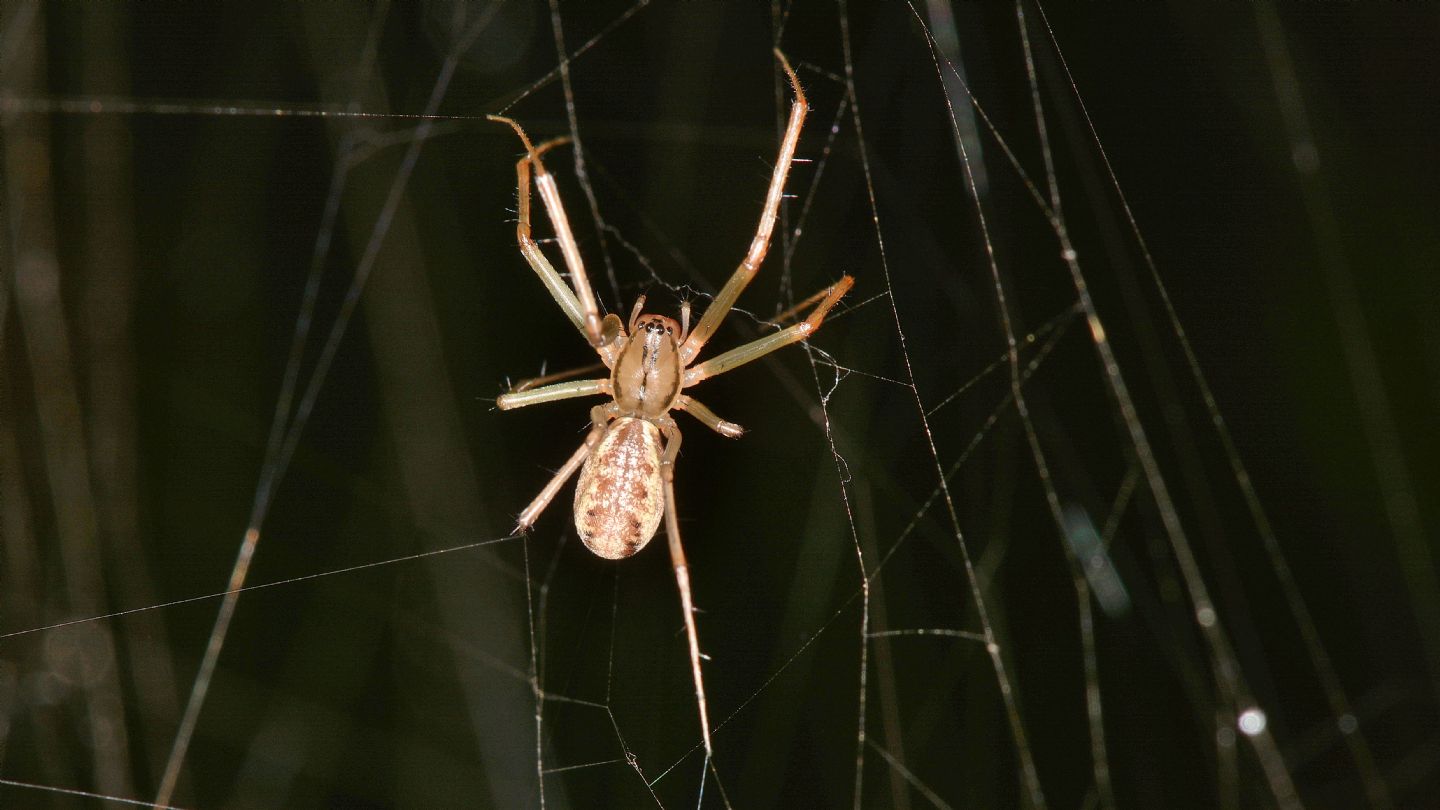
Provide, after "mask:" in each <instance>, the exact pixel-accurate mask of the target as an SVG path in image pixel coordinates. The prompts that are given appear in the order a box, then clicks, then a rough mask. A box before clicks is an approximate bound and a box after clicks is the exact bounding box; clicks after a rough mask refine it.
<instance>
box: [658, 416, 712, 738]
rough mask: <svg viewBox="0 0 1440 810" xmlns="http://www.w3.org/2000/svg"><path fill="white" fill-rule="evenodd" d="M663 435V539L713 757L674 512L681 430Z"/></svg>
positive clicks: (671, 423) (669, 426)
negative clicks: (665, 542)
mask: <svg viewBox="0 0 1440 810" xmlns="http://www.w3.org/2000/svg"><path fill="white" fill-rule="evenodd" d="M660 430H661V432H663V433H664V434H665V455H664V456H663V457H662V458H661V460H660V470H661V472H660V474H661V477H662V478H663V479H664V481H665V539H666V540H667V541H669V544H670V562H671V564H672V565H674V567H675V584H676V586H678V587H679V589H680V609H681V610H682V611H684V613H685V635H686V637H687V638H688V639H689V641H690V672H691V674H693V675H694V676H695V701H696V703H697V705H699V707H700V734H701V736H702V737H703V738H704V740H705V755H706V756H707V757H709V756H712V755H713V754H714V748H713V747H712V746H711V744H710V709H709V706H708V705H707V704H706V702H705V679H704V678H703V677H702V676H701V674H700V659H701V658H702V656H701V654H700V636H699V634H698V633H696V631H695V601H694V600H693V599H692V598H691V596H690V565H689V564H688V563H687V562H686V561H685V547H684V546H682V545H681V544H680V520H679V518H678V517H677V516H676V513H675V456H676V455H678V454H679V452H680V428H679V426H677V425H676V424H675V420H673V419H670V418H668V417H667V418H666V419H665V421H664V422H661V423H660Z"/></svg>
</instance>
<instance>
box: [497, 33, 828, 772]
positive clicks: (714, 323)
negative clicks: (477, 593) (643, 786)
mask: <svg viewBox="0 0 1440 810" xmlns="http://www.w3.org/2000/svg"><path fill="white" fill-rule="evenodd" d="M775 56H776V57H777V59H778V60H779V62H780V65H781V67H782V68H783V69H784V70H785V74H786V75H787V76H788V77H789V80H790V86H791V88H793V91H794V93H795V100H794V102H792V104H791V106H790V118H789V122H788V124H787V125H786V127H785V136H784V139H783V140H782V141H781V143H780V157H779V159H778V160H777V161H776V163H775V169H774V171H773V173H772V174H771V176H770V187H769V190H768V191H767V193H766V195H765V208H764V210H763V212H762V213H761V215H760V224H759V226H758V227H757V228H756V231H755V238H754V240H753V241H751V243H750V249H749V251H748V252H746V254H745V258H744V260H743V261H742V262H741V263H740V266H739V267H737V268H736V269H735V272H734V274H732V275H731V276H730V279H729V280H728V281H726V282H725V286H724V287H723V288H721V290H720V293H719V294H718V295H716V296H715V300H714V301H713V302H712V303H711V305H710V307H709V308H708V309H706V310H705V313H704V315H702V316H701V317H700V320H699V322H698V323H696V324H695V328H694V329H691V328H690V305H689V304H688V303H684V304H681V306H680V322H679V323H678V324H677V323H676V322H675V321H674V320H673V319H671V318H667V317H665V316H663V315H654V314H650V313H644V312H643V310H644V306H645V297H644V296H643V295H642V296H640V298H639V299H638V300H636V302H635V307H634V309H633V310H631V313H630V319H629V321H627V322H623V323H622V322H621V320H620V318H619V316H617V315H615V314H614V313H611V314H609V315H606V316H605V317H604V318H601V317H600V313H599V309H598V307H597V304H596V301H595V292H594V290H592V289H591V287H590V283H589V281H588V279H587V278H586V275H585V265H584V264H583V263H582V261H581V259H580V251H579V248H578V246H577V245H576V242H575V236H574V234H573V233H572V232H571V230H570V225H569V222H568V220H567V219H566V216H565V209H564V207H563V206H562V204H561V202H560V193H559V191H558V189H557V187H556V185H555V179H554V177H552V176H551V175H550V174H549V173H548V172H546V171H545V166H544V164H543V163H541V160H540V156H541V154H542V153H544V152H545V151H546V150H548V149H550V148H552V147H554V146H558V145H560V144H561V143H564V142H565V141H566V140H567V139H565V138H559V139H556V140H552V141H548V142H545V143H542V144H541V145H540V146H539V147H536V146H533V145H532V144H531V143H530V139H529V137H527V136H526V135H525V130H524V129H522V128H521V127H520V125H519V124H518V123H516V122H515V121H513V120H511V119H509V118H505V117H502V116H497V115H492V116H489V117H490V118H491V120H495V121H499V122H501V123H505V124H509V125H510V126H511V127H512V128H514V130H515V133H516V134H517V135H519V136H520V140H521V142H522V143H523V144H524V145H525V156H524V157H522V158H520V160H519V162H518V163H516V164H515V173H516V175H517V178H518V187H519V192H518V196H519V217H520V221H519V224H518V226H517V227H516V229H515V230H516V234H517V238H518V240H519V243H520V253H521V254H522V255H523V256H524V257H525V260H526V261H527V262H528V263H529V264H530V267H531V268H533V269H534V271H535V273H536V275H538V276H539V277H540V281H541V283H543V284H544V285H545V289H546V290H548V291H549V292H550V295H551V296H552V297H553V298H554V299H555V303H557V304H559V305H560V309H561V310H562V311H564V313H565V316H566V317H567V318H569V319H570V322H571V323H573V324H574V325H575V328H576V329H578V330H580V333H581V334H582V335H583V336H584V337H585V338H586V340H588V341H589V342H590V345H591V347H593V348H594V349H595V352H596V353H597V354H599V355H600V361H601V363H602V364H603V366H604V367H605V368H607V369H609V371H610V374H609V376H608V377H604V378H599V379H588V380H572V381H568V382H555V380H560V379H564V378H567V377H571V376H576V375H578V374H583V373H585V372H586V371H589V370H592V369H598V368H600V366H598V365H597V366H590V367H587V368H582V369H577V370H575V371H571V372H564V373H561V374H554V375H550V376H546V377H541V378H537V379H534V380H526V381H525V382H522V383H520V384H519V385H517V386H515V387H514V388H512V389H511V390H510V391H509V392H507V393H505V394H503V395H501V397H500V398H499V400H498V401H497V403H496V404H497V405H498V406H499V407H500V409H501V410H511V409H514V408H524V407H527V406H529V405H538V404H540V403H542V402H554V401H556V400H561V399H571V398H574V397H583V396H591V395H595V394H601V395H604V396H608V397H610V401H609V402H608V403H605V404H603V405H596V406H595V407H594V408H592V409H591V411H590V419H591V423H592V427H591V429H590V432H589V434H587V435H586V437H585V441H584V443H583V444H581V445H580V447H579V448H578V449H576V450H575V452H574V454H572V455H571V456H570V459H569V460H568V461H566V462H565V464H564V466H562V467H561V468H560V470H559V472H556V473H555V475H554V477H552V478H551V479H550V482H549V483H547V484H546V485H545V487H544V488H543V489H542V490H540V494H539V495H537V496H535V499H534V500H533V501H531V502H530V505H529V506H526V507H525V510H524V511H523V512H521V513H520V517H519V520H518V524H519V525H518V526H517V527H516V531H517V532H524V531H528V530H529V529H530V527H531V526H533V525H534V524H535V521H536V520H537V519H538V518H539V517H540V513H541V512H543V511H544V510H545V507H546V506H548V505H549V504H550V502H551V501H552V500H554V498H555V495H556V494H557V493H558V492H559V491H560V488H561V487H563V486H564V485H565V482H566V481H568V480H569V479H570V477H571V476H572V475H574V474H575V471H576V470H577V469H578V470H580V480H579V482H578V483H577V484H576V487H575V528H576V531H577V532H578V533H579V535H580V539H581V540H582V541H584V543H585V545H586V547H587V548H589V549H590V550H591V551H593V552H594V553H595V554H597V555H599V556H601V557H604V558H605V559H608V560H618V559H623V558H625V557H629V556H631V555H633V554H635V553H636V552H638V551H640V549H642V548H644V547H645V545H646V544H647V543H649V542H650V539H651V538H652V537H654V535H655V532H656V530H657V529H658V528H659V526H660V521H661V518H662V517H663V518H664V520H665V535H666V538H667V539H668V541H669V546H670V559H671V562H672V564H673V565H674V569H675V582H676V584H677V586H678V587H679V589H680V603H681V608H682V610H683V612H684V615H685V632H686V635H687V636H688V639H689V644H690V669H691V674H692V675H693V676H694V680H695V697H696V702H697V705H698V707H699V711H700V729H701V734H702V736H703V738H704V742H705V752H706V754H707V755H710V754H712V753H713V749H712V747H711V742H710V720H709V714H708V709H707V707H706V702H705V683H704V680H703V678H702V677H701V673H700V659H701V657H702V656H701V655H700V642H699V639H698V637H697V634H696V630H695V616H694V613H695V608H694V604H693V602H692V600H691V594H690V573H689V566H688V565H687V563H686V562H685V549H684V548H683V547H682V546H681V544H680V526H679V522H678V520H677V518H676V505H675V487H674V475H675V458H676V456H677V455H678V454H679V452H680V428H679V426H678V425H676V423H675V420H674V418H672V417H671V415H670V412H671V411H672V410H681V411H686V412H687V413H689V414H690V415H692V416H694V417H695V418H696V419H699V420H700V422H701V423H702V424H704V425H705V426H706V427H708V428H710V429H711V430H713V431H715V432H716V433H719V434H720V435H722V436H726V437H729V438H732V439H733V438H739V437H740V436H741V434H743V433H744V429H743V428H741V427H740V426H739V425H737V424H735V423H734V422H727V421H726V420H724V419H721V418H720V417H719V416H717V415H716V414H715V412H714V411H711V410H710V409H709V408H707V407H705V406H704V405H702V404H701V403H700V402H699V401H698V400H696V399H695V398H693V397H691V396H689V395H688V394H685V393H683V392H684V390H685V389H687V388H689V387H691V386H693V385H695V384H697V383H699V382H701V381H702V380H706V379H708V378H710V377H714V376H716V375H718V374H723V373H725V372H727V371H730V370H732V369H734V368H736V367H738V366H742V365H744V364H746V363H749V362H752V361H754V360H758V359H759V358H761V357H764V356H765V355H767V354H769V353H770V352H773V351H775V350H776V349H779V348H782V347H784V346H788V345H790V344H791V343H797V342H799V341H802V340H805V339H806V338H808V337H810V335H811V334H813V333H814V332H815V330H816V329H819V328H820V324H821V323H822V322H823V321H824V320H825V315H826V313H828V312H829V311H830V310H831V309H832V308H834V306H835V304H836V303H837V302H838V301H839V300H840V298H841V296H843V295H845V293H846V291H848V290H849V289H850V287H851V285H852V284H854V279H853V278H851V277H850V276H848V275H847V276H844V277H843V278H841V279H840V281H839V282H838V283H836V284H835V285H834V286H832V287H830V288H828V289H826V290H822V291H821V292H820V293H817V294H816V295H814V296H812V297H811V298H810V299H808V300H807V301H806V302H803V303H802V304H801V306H802V307H803V306H806V305H808V304H809V303H811V302H813V301H815V300H817V299H818V300H819V301H820V303H819V304H818V305H817V306H816V307H815V309H814V310H813V311H812V312H811V313H810V315H809V316H808V317H806V318H805V320H803V321H801V322H799V323H796V324H794V325H793V326H790V327H788V328H786V329H782V330H780V331H778V332H774V333H771V334H768V335H765V336H763V337H760V338H757V339H755V340H753V341H751V342H749V343H746V344H745V345H743V346H739V347H737V348H734V349H731V350H730V351H727V352H723V353H721V354H719V355H716V356H715V357H712V358H710V359H708V360H705V361H704V362H701V363H699V364H696V365H692V364H693V363H694V362H695V359H696V358H697V357H698V356H699V354H700V351H701V349H703V348H704V347H705V344H706V343H707V342H708V341H709V340H710V338H711V337H712V336H713V335H714V334H715V330H716V329H717V328H718V327H719V326H720V323H721V321H723V320H724V319H725V316H726V315H727V314H728V313H729V312H730V309H731V307H733V306H734V304H735V299H736V298H738V297H739V296H740V293H741V292H742V291H743V290H744V289H745V286H746V285H748V284H749V283H750V280H751V279H753V278H754V277H755V273H756V271H757V270H758V269H759V268H760V263H761V261H762V260H764V258H765V253H766V251H767V250H768V249H769V247H770V236H771V233H772V232H773V231H774V229H775V221H776V215H777V213H778V210H779V207H780V199H781V195H782V193H783V191H784V186H785V176H786V175H787V174H788V173H789V171H790V163H791V161H792V160H793V159H794V157H795V147H796V144H797V143H798V142H799V140H800V127H801V125H802V124H803V123H804V120H805V113H806V110H807V109H808V105H807V103H806V101H805V93H804V91H802V90H801V88H800V80H799V78H797V77H796V75H795V71H794V69H792V68H791V67H790V63H789V61H787V60H786V59H785V56H784V54H782V53H780V51H779V50H776V51H775ZM532 167H533V169H534V175H535V185H536V186H537V187H539V189H540V199H541V200H542V201H543V203H544V205H545V211H546V213H547V214H548V215H549V217H550V222H551V223H552V225H553V226H554V229H555V233H556V236H557V238H558V239H559V242H560V251H561V254H562V256H563V257H564V260H565V266H566V268H567V269H568V270H569V271H570V281H571V282H572V283H573V284H574V288H573V289H572V288H571V286H570V283H567V282H566V280H565V278H564V277H563V276H561V275H560V273H559V272H557V271H556V270H555V268H554V266H552V265H551V264H550V262H549V260H548V259H546V258H545V254H544V253H542V252H541V251H540V247H539V245H538V244H536V242H535V239H534V238H533V237H532V236H531V233H530V174H531V169H532ZM642 313H643V314H642Z"/></svg>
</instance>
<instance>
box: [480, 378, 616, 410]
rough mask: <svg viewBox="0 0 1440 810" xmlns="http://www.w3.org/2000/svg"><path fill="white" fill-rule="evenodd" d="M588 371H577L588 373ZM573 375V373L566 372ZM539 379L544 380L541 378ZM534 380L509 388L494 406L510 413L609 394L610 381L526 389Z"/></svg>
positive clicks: (583, 381)
mask: <svg viewBox="0 0 1440 810" xmlns="http://www.w3.org/2000/svg"><path fill="white" fill-rule="evenodd" d="M588 370H589V369H577V372H578V371H588ZM566 373H574V372H566ZM551 376H552V377H553V376H562V375H551ZM539 379H542V380H543V379H545V378H544V377H541V378H539ZM533 382H535V381H534V380H526V381H525V382H523V383H520V384H519V385H517V386H515V387H514V388H511V389H510V390H509V391H507V392H506V393H504V394H501V395H500V398H499V399H497V400H495V405H496V407H498V408H499V409H500V410H502V411H510V410H514V409H516V408H524V407H526V406H529V405H539V404H541V403H542V402H554V401H555V400H557V399H573V398H575V397H588V396H591V395H593V394H609V393H610V380H608V379H602V380H573V381H571V382H562V383H555V384H553V385H542V386H540V387H539V388H527V387H526V383H533Z"/></svg>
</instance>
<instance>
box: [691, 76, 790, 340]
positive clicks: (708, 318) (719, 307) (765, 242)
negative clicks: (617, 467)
mask: <svg viewBox="0 0 1440 810" xmlns="http://www.w3.org/2000/svg"><path fill="white" fill-rule="evenodd" d="M775 58H777V59H779V60H780V66H781V67H783V68H784V69H785V75H787V76H789V77H790V87H791V88H792V89H793V90H794V92H795V101H794V102H792V103H791V105H790V121H789V123H788V124H786V125H785V137H784V139H783V140H781V142H780V156H779V157H778V158H777V159H776V160H775V171H773V172H772V173H771V174H770V188H769V190H768V191H766V192H765V208H764V210H763V211H761V212H760V225H759V226H758V227H757V228H756V229H755V238H754V239H753V240H751V242H750V250H749V251H747V252H746V254H745V259H744V261H742V262H740V266H739V267H737V268H735V272H734V274H732V275H731V276H730V279H729V280H728V281H726V282H725V286H724V287H721V288H720V292H719V293H718V294H717V295H716V296H715V300H714V301H712V302H710V306H709V307H708V308H706V310H705V314H704V315H701V316H700V322H699V323H697V324H695V329H694V331H692V332H690V333H689V335H688V336H687V337H686V338H685V342H684V343H683V344H682V345H681V346H680V364H681V365H689V364H690V362H691V361H692V360H694V359H695V356H696V355H698V354H700V350H701V349H702V348H704V346H705V343H706V341H708V340H710V338H711V336H713V335H714V334H715V330H716V329H717V328H719V326H720V322H721V321H723V320H725V316H726V315H727V314H729V312H730V308H731V307H733V306H735V299H737V298H739V297H740V293H742V292H744V290H745V287H746V286H747V285H749V284H750V280H751V279H753V278H755V273H756V271H758V270H759V269H760V263H761V262H762V261H764V260H765V254H766V252H767V251H769V250H770V235H771V234H772V233H774V231H775V221H776V219H778V218H779V215H780V200H781V198H782V197H783V196H784V194H785V177H786V175H788V174H789V173H790V164H791V163H792V162H793V161H794V160H795V148H796V146H797V145H798V144H799V143H800V127H801V126H802V125H803V124H804V123H805V113H806V111H807V110H809V109H810V105H809V103H808V102H807V101H806V100H805V91H804V90H801V89H800V78H799V77H798V76H796V75H795V70H794V69H793V68H791V67H790V62H789V61H788V60H787V59H786V58H785V54H783V53H781V52H780V51H779V49H776V51H775Z"/></svg>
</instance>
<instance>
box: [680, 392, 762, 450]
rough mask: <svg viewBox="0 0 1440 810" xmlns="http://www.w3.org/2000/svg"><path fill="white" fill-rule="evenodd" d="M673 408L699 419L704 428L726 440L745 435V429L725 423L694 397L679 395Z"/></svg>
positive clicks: (731, 423)
mask: <svg viewBox="0 0 1440 810" xmlns="http://www.w3.org/2000/svg"><path fill="white" fill-rule="evenodd" d="M675 407H676V408H679V409H680V410H682V411H685V412H687V413H689V414H690V415H691V416H693V417H695V418H696V419H699V420H700V422H701V424H703V425H705V427H708V428H710V429H711V430H713V431H715V432H716V433H719V434H720V435H721V436H724V437H725V438H727V439H738V438H740V437H741V436H743V435H744V434H745V428H743V427H740V426H739V425H737V424H735V423H734V422H727V421H725V420H724V419H721V418H720V417H719V416H718V415H717V414H716V413H715V412H714V411H712V410H710V409H709V408H707V407H705V405H704V404H702V403H701V402H700V400H698V399H695V398H694V397H691V396H686V395H685V394H681V395H680V398H679V399H677V400H675Z"/></svg>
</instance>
